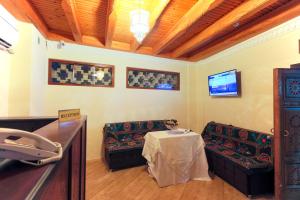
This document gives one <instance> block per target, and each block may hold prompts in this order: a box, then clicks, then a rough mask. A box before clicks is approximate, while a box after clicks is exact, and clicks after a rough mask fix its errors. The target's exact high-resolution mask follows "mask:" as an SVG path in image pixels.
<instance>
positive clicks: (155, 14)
mask: <svg viewBox="0 0 300 200" xmlns="http://www.w3.org/2000/svg"><path fill="white" fill-rule="evenodd" d="M170 2H171V0H161V1H160V2H159V4H158V5H157V6H156V7H155V8H154V10H153V11H151V16H150V23H149V24H150V25H149V33H148V34H147V35H146V37H145V38H144V39H143V40H142V41H141V43H138V42H137V41H136V40H135V38H134V39H133V40H131V44H130V47H131V51H136V50H138V49H139V48H140V47H141V46H142V45H143V42H144V41H145V40H146V38H147V37H149V36H150V35H151V32H152V31H153V29H154V28H155V26H156V25H157V23H158V21H159V18H160V17H161V16H162V15H163V13H164V11H165V10H166V8H167V7H168V5H169V4H170Z"/></svg>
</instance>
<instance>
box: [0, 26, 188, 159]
mask: <svg viewBox="0 0 300 200" xmlns="http://www.w3.org/2000/svg"><path fill="white" fill-rule="evenodd" d="M19 31H20V39H19V42H18V45H17V46H16V50H15V52H16V53H15V54H13V55H9V54H8V53H6V52H3V51H0V59H1V60H0V64H1V65H0V73H1V74H0V76H1V77H0V83H1V85H0V92H1V95H2V98H1V102H0V106H1V108H0V116H57V111H58V110H60V109H68V108H80V109H81V112H82V114H85V115H87V116H88V132H87V134H88V136H87V137H88V141H87V148H88V149H87V158H88V159H94V158H98V157H99V156H100V149H101V148H102V146H101V143H102V128H103V126H104V123H106V122H118V121H127V120H148V119H167V118H176V119H178V120H179V122H180V124H181V126H183V127H186V126H187V99H188V96H187V95H188V90H187V78H188V77H187V76H188V73H187V72H188V66H189V64H190V63H189V62H183V61H176V60H170V59H164V58H156V57H152V56H146V55H138V54H132V53H125V52H118V51H113V50H106V49H100V48H94V47H87V46H81V45H75V44H66V46H65V47H64V48H63V49H57V42H51V41H48V42H47V41H46V40H45V39H44V38H43V36H41V34H40V33H39V32H38V31H37V30H36V29H35V28H34V27H33V25H30V24H26V23H20V26H19ZM48 58H56V59H65V60H73V61H82V62H91V63H101V64H111V65H114V66H115V87H114V88H102V87H83V86H54V85H48ZM127 66H129V67H140V68H150V69H157V70H168V71H175V72H180V74H181V75H180V78H181V79H180V81H181V84H180V86H181V87H180V91H163V90H141V89H126V67H127Z"/></svg>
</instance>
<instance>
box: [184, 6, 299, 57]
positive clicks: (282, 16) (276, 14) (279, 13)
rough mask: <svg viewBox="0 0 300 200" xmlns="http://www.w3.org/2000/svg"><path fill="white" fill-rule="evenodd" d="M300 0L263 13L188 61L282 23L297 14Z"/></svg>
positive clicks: (210, 53) (230, 45) (207, 55)
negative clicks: (260, 16)
mask: <svg viewBox="0 0 300 200" xmlns="http://www.w3.org/2000/svg"><path fill="white" fill-rule="evenodd" d="M299 13H300V2H299V0H293V1H291V2H289V3H287V4H286V5H284V6H282V7H280V8H278V9H277V10H274V11H273V12H271V13H269V14H267V15H265V16H264V17H262V18H260V19H257V20H255V21H252V22H251V23H250V24H247V25H246V26H245V27H243V28H242V29H239V30H236V31H237V32H238V33H236V32H235V33H232V34H231V35H229V36H227V37H224V38H222V41H216V42H215V45H211V46H209V47H208V48H207V49H204V50H203V51H201V52H199V53H197V54H195V55H193V56H191V57H190V58H189V60H190V61H198V60H200V59H204V58H207V57H209V56H212V55H214V54H216V53H218V52H220V51H223V50H225V49H227V48H230V47H232V46H233V45H235V44H238V43H240V42H243V41H245V40H247V39H249V38H251V37H253V36H255V35H258V34H260V33H262V32H265V31H267V30H269V29H271V28H273V27H275V26H277V25H279V24H281V23H284V22H286V21H288V20H290V19H292V18H294V17H297V16H299Z"/></svg>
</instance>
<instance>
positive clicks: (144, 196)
mask: <svg viewBox="0 0 300 200" xmlns="http://www.w3.org/2000/svg"><path fill="white" fill-rule="evenodd" d="M86 178H87V180H86V198H87V199H88V200H246V199H248V198H247V197H246V196H245V195H244V194H242V193H241V192H239V191H238V190H236V189H235V188H234V187H232V186H231V185H229V184H228V183H226V182H225V181H223V180H222V179H221V178H219V177H217V176H215V177H214V178H213V180H212V181H189V182H187V183H185V184H178V185H172V186H168V187H164V188H160V187H158V185H157V183H156V182H155V180H154V179H153V178H152V177H150V176H149V175H148V172H147V169H146V166H140V167H134V168H130V169H124V170H119V171H115V172H111V171H109V170H108V169H107V168H106V166H105V164H104V163H103V162H102V161H101V160H92V161H87V172H86ZM256 199H259V200H271V199H273V197H272V196H263V197H259V198H256Z"/></svg>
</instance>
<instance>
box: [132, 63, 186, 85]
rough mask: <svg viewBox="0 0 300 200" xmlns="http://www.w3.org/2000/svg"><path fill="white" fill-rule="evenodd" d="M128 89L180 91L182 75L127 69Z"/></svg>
mask: <svg viewBox="0 0 300 200" xmlns="http://www.w3.org/2000/svg"><path fill="white" fill-rule="evenodd" d="M126 76H127V78H126V87H127V88H134V89H154V90H180V73H178V72H169V71H160V70H152V69H140V68H132V67H127V69H126Z"/></svg>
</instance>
